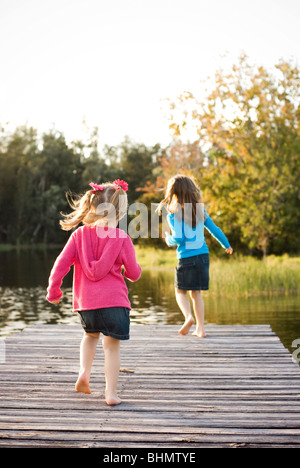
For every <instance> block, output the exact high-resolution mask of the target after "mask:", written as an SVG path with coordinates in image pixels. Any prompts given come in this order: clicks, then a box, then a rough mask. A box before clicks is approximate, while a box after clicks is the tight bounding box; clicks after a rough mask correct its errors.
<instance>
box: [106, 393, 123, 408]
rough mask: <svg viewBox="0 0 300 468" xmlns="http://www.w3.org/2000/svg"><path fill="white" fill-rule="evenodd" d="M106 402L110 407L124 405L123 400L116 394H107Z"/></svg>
mask: <svg viewBox="0 0 300 468" xmlns="http://www.w3.org/2000/svg"><path fill="white" fill-rule="evenodd" d="M105 401H106V404H107V405H109V406H116V405H120V404H121V403H122V400H121V399H120V398H119V397H118V396H117V395H116V394H115V393H108V392H105Z"/></svg>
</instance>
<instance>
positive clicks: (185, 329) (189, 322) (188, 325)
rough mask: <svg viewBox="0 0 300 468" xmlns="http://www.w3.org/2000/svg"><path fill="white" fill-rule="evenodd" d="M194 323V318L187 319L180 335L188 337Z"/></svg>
mask: <svg viewBox="0 0 300 468" xmlns="http://www.w3.org/2000/svg"><path fill="white" fill-rule="evenodd" d="M194 323H195V320H194V319H193V317H190V318H188V319H186V321H185V322H184V324H183V326H182V327H181V328H180V330H179V332H178V333H180V335H187V334H188V332H189V331H190V329H191V326H192V325H193V324H194Z"/></svg>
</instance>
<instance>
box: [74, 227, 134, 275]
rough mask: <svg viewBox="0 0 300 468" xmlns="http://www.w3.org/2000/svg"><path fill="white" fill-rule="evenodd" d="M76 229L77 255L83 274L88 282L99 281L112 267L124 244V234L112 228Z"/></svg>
mask: <svg viewBox="0 0 300 468" xmlns="http://www.w3.org/2000/svg"><path fill="white" fill-rule="evenodd" d="M94 229H95V230H96V232H97V235H96V236H95V235H93V234H94V233H93V230H91V229H84V228H81V229H78V230H77V236H76V244H77V248H78V249H77V254H78V257H79V261H80V264H81V267H82V270H83V272H84V274H85V275H86V276H87V278H88V279H89V280H90V281H100V280H101V279H103V278H104V277H105V276H106V275H107V274H108V273H109V272H110V270H111V269H112V267H113V266H114V264H115V262H116V260H117V258H118V256H119V254H120V252H121V249H122V247H123V244H124V240H125V237H126V236H125V237H124V232H123V231H120V230H119V229H113V228H102V227H97V228H94Z"/></svg>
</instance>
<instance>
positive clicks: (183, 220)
mask: <svg viewBox="0 0 300 468" xmlns="http://www.w3.org/2000/svg"><path fill="white" fill-rule="evenodd" d="M165 204H166V205H167V209H168V211H169V214H168V216H167V220H168V223H169V226H170V229H171V235H170V234H169V233H166V243H167V245H168V246H169V247H171V246H177V259H178V264H177V267H176V274H175V294H176V300H177V303H178V305H179V307H180V309H181V311H182V313H183V315H184V317H185V322H184V324H183V326H182V327H181V329H180V330H179V333H180V334H181V335H187V334H188V333H189V331H190V328H191V327H192V325H193V324H194V323H195V320H194V317H193V315H192V311H191V304H190V300H189V297H188V295H187V292H188V291H189V292H190V296H191V299H192V303H193V311H194V314H195V318H196V330H195V332H194V333H193V335H195V336H198V337H199V338H205V336H206V335H205V330H204V302H203V299H202V296H201V291H202V290H208V288H209V250H208V247H207V245H206V242H205V238H204V228H205V229H206V230H207V231H208V232H209V233H210V234H211V235H212V236H213V237H214V238H215V239H216V240H217V241H218V242H219V243H220V244H221V246H222V247H223V248H224V249H225V251H226V252H227V253H229V254H232V252H233V250H232V248H231V246H230V244H229V242H228V239H227V237H226V236H225V234H224V233H223V232H222V231H221V229H220V228H219V227H218V226H216V225H215V224H214V222H213V221H212V219H211V218H210V217H209V215H208V213H207V212H206V211H205V210H204V205H203V203H202V202H201V192H200V189H199V188H198V186H197V184H196V183H195V181H194V180H193V179H192V178H191V177H187V176H184V175H177V176H175V177H173V178H172V179H170V180H169V182H168V187H167V191H166V196H165V199H164V200H163V201H162V202H161V204H160V209H161V208H162V206H163V205H165Z"/></svg>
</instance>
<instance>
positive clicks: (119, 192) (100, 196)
mask: <svg viewBox="0 0 300 468" xmlns="http://www.w3.org/2000/svg"><path fill="white" fill-rule="evenodd" d="M102 187H103V190H93V189H91V190H88V191H87V192H86V193H85V194H84V195H77V196H74V195H73V194H71V193H70V192H68V193H67V194H66V197H67V200H68V202H69V205H70V206H71V208H72V209H73V211H72V213H69V214H63V213H61V215H62V216H63V217H64V220H60V222H59V223H60V226H61V228H62V229H63V230H64V231H70V230H71V229H73V228H75V227H77V226H78V225H79V224H80V223H82V224H84V225H91V226H99V225H100V226H101V225H103V226H107V225H109V224H110V223H111V222H114V221H116V222H118V221H120V220H121V219H122V218H123V217H124V216H125V215H126V212H127V206H128V201H127V194H126V192H125V191H124V190H123V189H122V188H117V187H116V186H115V185H114V184H111V183H106V184H102Z"/></svg>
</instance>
